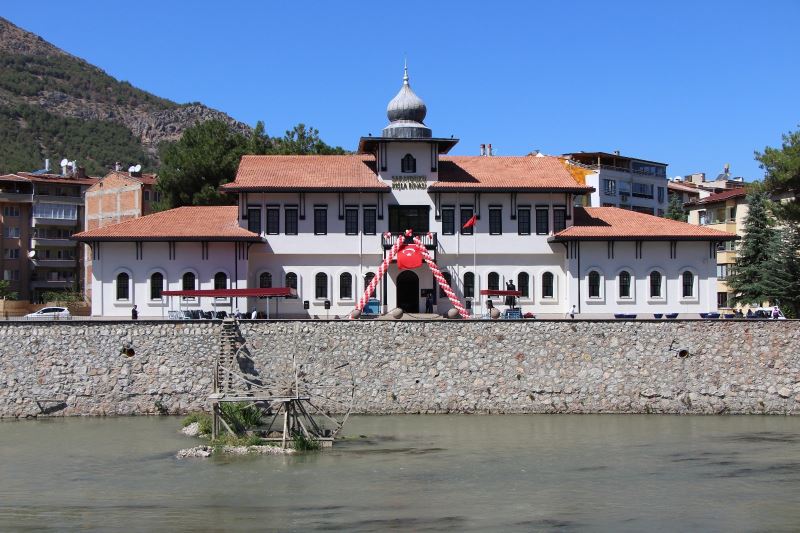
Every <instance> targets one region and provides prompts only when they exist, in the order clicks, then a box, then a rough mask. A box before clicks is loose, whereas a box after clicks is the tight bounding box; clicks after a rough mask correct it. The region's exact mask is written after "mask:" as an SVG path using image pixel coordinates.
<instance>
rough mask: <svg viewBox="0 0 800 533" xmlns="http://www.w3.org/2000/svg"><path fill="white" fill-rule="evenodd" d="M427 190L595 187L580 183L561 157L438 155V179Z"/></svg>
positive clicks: (583, 189) (580, 189)
mask: <svg viewBox="0 0 800 533" xmlns="http://www.w3.org/2000/svg"><path fill="white" fill-rule="evenodd" d="M428 190H430V191H434V192H442V191H485V192H490V191H494V192H503V191H520V192H571V193H576V194H585V193H589V192H592V191H593V190H594V188H592V187H589V186H587V185H584V184H580V183H578V182H577V181H576V180H575V178H574V177H573V176H572V174H571V173H570V172H569V170H567V168H566V166H565V164H564V161H563V160H562V159H561V158H558V157H551V156H516V157H503V156H490V157H486V156H449V157H441V158H440V159H439V181H437V182H435V183H433V184H432V185H431V186H430V187H429V188H428Z"/></svg>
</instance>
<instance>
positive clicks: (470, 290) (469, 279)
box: [464, 272, 475, 298]
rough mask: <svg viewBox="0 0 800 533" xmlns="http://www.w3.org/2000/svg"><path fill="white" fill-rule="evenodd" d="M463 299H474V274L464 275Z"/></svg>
mask: <svg viewBox="0 0 800 533" xmlns="http://www.w3.org/2000/svg"><path fill="white" fill-rule="evenodd" d="M464 298H475V274H473V273H472V272H467V273H466V274H464Z"/></svg>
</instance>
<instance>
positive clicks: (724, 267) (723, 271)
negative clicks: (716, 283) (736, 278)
mask: <svg viewBox="0 0 800 533" xmlns="http://www.w3.org/2000/svg"><path fill="white" fill-rule="evenodd" d="M730 267H731V265H730V264H727V263H725V264H721V265H717V279H726V278H727V277H728V276H729V275H730Z"/></svg>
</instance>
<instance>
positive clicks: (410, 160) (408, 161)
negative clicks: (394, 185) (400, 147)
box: [400, 154, 417, 173]
mask: <svg viewBox="0 0 800 533" xmlns="http://www.w3.org/2000/svg"><path fill="white" fill-rule="evenodd" d="M416 171H417V160H416V159H414V156H413V155H411V154H406V155H404V156H403V159H402V160H401V161H400V172H404V173H409V172H416Z"/></svg>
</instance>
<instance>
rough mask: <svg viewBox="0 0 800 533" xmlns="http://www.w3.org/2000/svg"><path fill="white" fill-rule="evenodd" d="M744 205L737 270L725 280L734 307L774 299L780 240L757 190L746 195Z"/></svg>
mask: <svg viewBox="0 0 800 533" xmlns="http://www.w3.org/2000/svg"><path fill="white" fill-rule="evenodd" d="M747 203H748V205H749V210H748V212H747V218H746V219H745V221H744V237H743V239H742V243H741V246H740V248H739V252H738V254H737V258H736V267H735V268H734V270H733V273H732V274H730V275H729V277H728V286H729V287H730V288H731V290H732V292H733V298H732V302H733V303H734V304H760V303H762V302H764V301H765V300H770V299H773V298H774V296H775V295H774V292H775V285H776V280H775V268H776V261H775V258H776V256H777V253H778V252H779V250H778V245H779V244H780V241H779V234H778V233H777V232H776V231H775V229H774V228H773V221H772V219H771V218H770V214H769V198H768V197H767V195H766V194H765V193H764V192H760V191H757V190H756V191H754V192H751V193H749V194H748V195H747Z"/></svg>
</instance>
